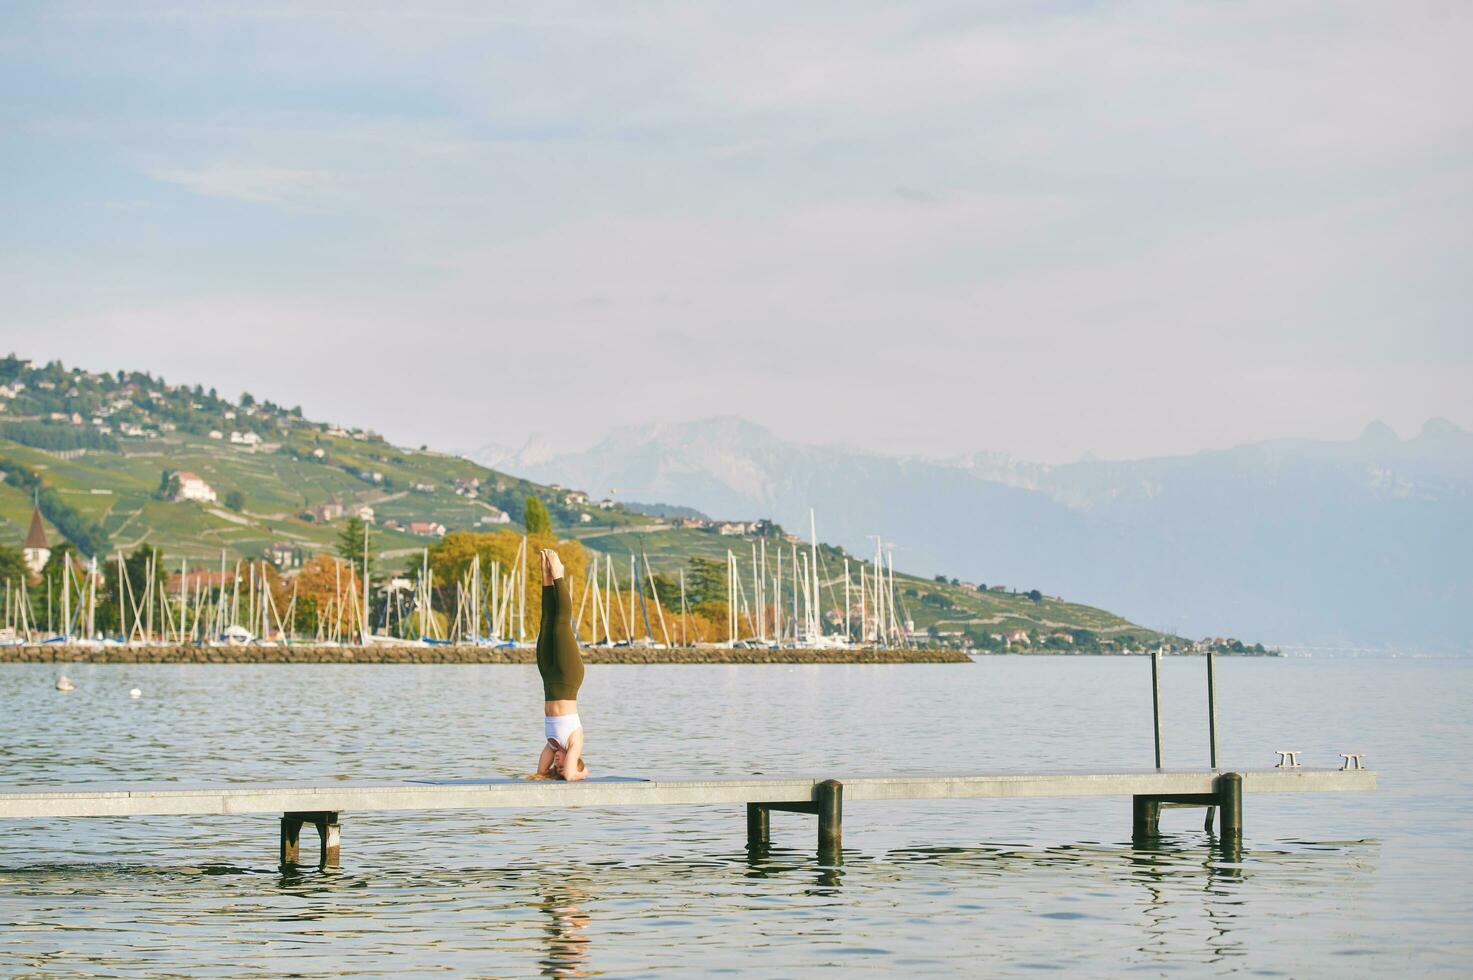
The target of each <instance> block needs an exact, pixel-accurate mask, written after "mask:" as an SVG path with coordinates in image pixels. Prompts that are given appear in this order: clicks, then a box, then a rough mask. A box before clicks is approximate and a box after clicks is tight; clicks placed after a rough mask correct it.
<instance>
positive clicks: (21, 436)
mask: <svg viewBox="0 0 1473 980" xmlns="http://www.w3.org/2000/svg"><path fill="white" fill-rule="evenodd" d="M181 433H182V434H188V435H191V436H194V437H196V438H199V439H203V440H205V441H207V442H208V443H214V444H217V445H219V446H220V447H221V448H222V449H228V450H229V451H234V452H240V453H247V454H253V455H254V454H273V453H278V454H285V455H287V456H289V457H291V458H293V459H295V460H300V461H302V462H315V463H318V464H322V465H324V466H330V467H331V466H336V467H337V468H339V469H342V470H344V471H346V472H348V473H350V474H351V475H352V476H353V477H354V478H355V479H356V480H358V481H360V482H361V484H362V485H364V486H365V488H373V489H374V490H377V491H380V492H382V493H384V494H390V493H392V494H398V495H402V494H409V495H423V496H425V497H433V496H435V495H437V494H440V493H442V492H446V491H448V492H449V493H450V494H453V495H454V497H455V498H459V499H461V500H464V501H467V502H475V503H476V504H477V511H476V514H475V517H474V519H473V520H468V521H466V522H465V523H464V524H462V525H460V526H452V525H449V524H447V522H446V521H444V520H436V519H433V518H429V519H405V518H401V517H384V516H383V515H381V514H380V513H379V512H378V509H377V508H376V507H375V503H374V502H370V501H365V500H364V499H355V495H351V494H347V495H339V494H337V493H331V494H328V495H327V497H326V498H325V499H323V500H321V501H319V502H317V503H313V504H311V505H309V506H306V507H304V508H302V509H300V510H298V511H297V512H295V513H293V514H291V515H290V517H291V518H292V520H293V521H296V522H300V524H302V525H309V526H319V527H323V528H324V529H327V528H333V529H335V530H336V531H341V529H342V528H343V527H345V526H347V525H348V524H349V523H351V524H352V526H353V527H355V528H358V527H368V528H376V529H378V530H379V531H381V532H394V534H395V536H396V537H399V536H408V537H410V538H417V539H420V540H423V541H424V542H425V545H424V547H428V546H430V545H433V544H434V543H436V542H439V541H441V540H443V539H444V538H445V537H446V535H447V534H449V533H450V532H451V531H453V530H473V531H490V530H496V529H498V528H506V529H519V528H521V527H522V526H523V525H522V524H521V521H522V519H523V518H522V513H521V511H522V509H523V506H524V505H523V503H522V498H520V497H519V496H518V495H519V494H523V493H525V492H526V491H527V490H528V489H529V486H530V485H528V484H526V483H525V481H515V480H513V479H511V478H505V477H499V476H496V475H494V474H493V475H491V476H490V477H489V478H488V479H483V478H482V477H480V476H475V475H462V476H455V477H452V478H451V479H449V480H448V481H447V483H446V484H445V485H444V486H443V487H442V486H441V485H440V484H437V483H434V482H429V481H425V480H422V479H419V480H407V481H396V480H395V478H394V476H392V475H390V474H388V473H386V472H385V471H384V470H381V469H375V468H372V467H371V466H360V465H355V464H352V463H345V462H343V461H341V460H339V459H335V458H334V456H335V454H334V451H333V449H331V448H329V447H325V446H323V445H313V444H312V443H311V441H310V440H309V439H304V438H301V437H303V436H306V437H314V436H319V435H320V436H323V437H327V438H328V439H329V440H333V441H340V440H345V441H347V442H348V443H349V444H352V443H358V444H363V445H364V446H365V448H366V450H367V453H366V455H367V456H368V457H371V458H372V457H384V456H385V454H387V453H392V452H394V450H393V447H391V446H389V445H388V444H387V443H386V442H385V441H384V439H383V438H382V437H381V436H379V435H378V434H376V433H374V432H372V431H371V430H367V429H362V428H349V427H344V426H339V425H335V424H331V423H319V422H312V421H309V420H307V419H305V418H304V417H303V415H302V411H301V409H300V408H299V407H293V408H286V407H284V406H281V405H277V404H275V403H273V402H271V401H269V400H264V401H257V400H256V399H255V398H254V397H253V396H251V395H250V394H249V393H243V394H242V395H241V396H240V397H239V399H238V400H237V401H235V402H231V401H229V400H227V399H224V398H222V397H220V396H219V394H218V393H217V392H216V391H214V390H206V389H204V388H203V387H201V386H199V385H194V386H189V385H169V384H167V383H166V382H164V380H163V379H161V378H155V377H153V376H151V375H149V374H147V373H139V372H132V373H128V372H123V371H118V372H116V373H108V372H95V371H85V370H82V369H66V368H64V367H63V366H62V365H61V364H60V363H59V362H51V363H49V364H46V365H43V366H37V365H35V364H34V363H32V362H31V361H28V360H25V359H21V358H17V357H15V356H14V355H11V356H9V357H7V358H5V359H0V438H3V439H6V440H10V441H12V442H15V443H17V444H20V445H25V446H29V447H32V448H34V449H36V450H38V451H40V452H42V453H45V454H47V455H49V456H53V457H55V458H57V459H63V460H77V459H81V458H83V457H85V456H86V455H87V454H89V453H120V452H125V451H127V449H126V447H128V446H130V445H142V446H147V445H148V444H149V443H150V442H151V441H157V440H165V441H167V440H168V439H169V438H171V437H174V436H177V435H178V434H181ZM421 451H422V452H427V450H424V449H422V450H421ZM0 465H4V461H3V460H0ZM12 469H13V470H23V468H22V467H12ZM3 478H4V480H5V481H6V482H7V483H11V484H14V485H22V484H24V483H26V482H27V479H28V478H29V479H30V481H31V485H32V489H33V490H35V489H36V487H37V486H38V485H39V482H40V481H39V480H37V479H36V478H35V475H34V474H25V473H23V472H12V471H7V472H5V473H4V477H3ZM533 489H535V491H536V493H537V495H540V496H541V497H542V498H543V500H544V501H545V503H546V504H547V506H548V507H549V510H550V512H551V513H552V516H553V517H554V518H555V519H556V522H557V523H558V524H560V525H562V526H563V527H565V528H567V529H568V531H569V533H575V534H576V533H577V529H578V528H580V527H583V528H593V527H595V526H596V525H602V524H604V523H607V522H608V520H609V518H611V517H617V518H618V519H619V520H623V521H625V522H630V521H635V522H638V527H639V528H640V530H641V531H643V532H651V533H656V532H660V531H667V530H676V531H686V532H697V533H702V534H710V535H712V536H714V537H718V538H729V539H735V540H738V541H749V542H756V541H759V540H766V541H770V542H772V543H775V544H776V543H779V542H781V543H782V544H785V545H796V544H797V543H798V542H799V538H798V536H797V535H793V534H787V533H784V532H783V530H782V528H781V527H779V526H777V525H776V524H774V523H772V522H770V521H767V520H754V521H746V520H713V519H710V518H707V517H705V516H703V515H696V514H682V515H681V516H664V515H660V514H645V513H641V512H640V511H639V510H638V506H639V505H632V504H626V503H622V502H619V501H615V500H614V499H612V498H609V497H604V498H595V497H594V496H592V495H590V494H589V493H587V492H585V491H582V490H577V489H567V488H563V487H561V486H559V485H558V484H550V485H547V486H545V487H536V488H533ZM154 496H155V498H156V499H158V500H161V501H167V502H170V503H173V504H177V505H180V506H201V507H206V508H209V509H210V510H211V512H212V513H216V514H222V515H228V514H229V513H231V512H239V511H241V509H242V502H241V500H240V497H239V491H238V490H224V489H223V488H220V487H217V486H215V485H212V484H211V482H210V481H209V480H208V479H207V478H206V477H204V476H202V475H201V474H199V473H197V472H195V471H193V470H191V469H171V468H168V467H167V466H164V467H161V469H160V472H159V483H158V489H157V491H156V493H155V494H154ZM52 500H53V503H54V505H55V507H56V508H59V509H60V510H61V513H51V514H43V507H42V506H41V504H40V503H39V502H38V503H37V505H36V506H34V507H33V508H32V513H31V516H30V520H29V522H27V524H26V532H25V534H24V535H23V537H22V539H21V540H20V541H19V542H17V543H18V544H19V545H20V549H19V551H20V555H21V557H22V560H23V562H24V565H25V568H26V570H27V572H28V573H29V575H30V576H31V578H32V580H33V583H34V582H39V580H40V578H41V576H42V574H43V571H44V570H45V568H46V566H47V563H48V561H49V560H50V557H51V554H52V548H51V540H50V534H51V533H52V532H48V530H47V520H46V518H47V517H50V518H51V523H52V525H53V531H55V530H56V529H57V526H58V525H65V524H66V523H67V521H66V520H65V519H63V520H58V519H57V518H58V517H63V518H65V504H64V503H60V502H56V501H55V498H54V497H53V498H52ZM493 501H495V502H493ZM498 504H499V505H498ZM222 506H223V508H224V509H223V510H221V509H220V508H221V507H222ZM601 515H604V516H603V517H602V519H601ZM616 523H617V522H616ZM354 533H357V532H356V531H355V532H354ZM64 536H65V537H85V535H75V536H73V535H64ZM71 543H72V545H74V546H76V547H75V548H74V549H73V550H74V553H75V555H76V557H75V558H74V561H75V563H76V566H75V569H74V574H75V575H79V576H80V575H83V574H85V573H86V571H85V569H86V566H85V564H84V563H83V562H82V561H81V557H82V555H83V554H85V553H86V551H87V548H86V544H87V542H84V541H78V540H73V541H72V542H71ZM323 550H326V551H327V552H329V553H331V552H333V551H336V550H337V549H335V548H332V547H328V548H326V549H322V548H317V549H314V548H312V547H309V546H304V544H303V542H302V541H300V540H273V541H270V542H269V543H266V544H265V545H264V546H262V547H261V548H260V549H259V552H258V553H257V554H254V555H252V556H247V557H250V558H253V559H255V560H264V561H265V562H268V563H270V565H271V566H272V567H273V568H274V569H276V570H277V571H278V572H279V573H281V574H282V575H285V576H291V575H293V574H294V573H296V572H298V571H299V570H301V569H302V568H303V567H304V566H305V565H306V564H307V563H308V562H309V561H310V560H311V559H312V558H313V557H314V555H315V554H318V553H321V552H322V551H323ZM409 552H415V553H417V549H411V548H400V549H399V550H398V552H397V553H398V554H401V555H403V554H405V553H409ZM99 574H100V573H99ZM196 574H204V573H202V572H201V573H196ZM213 575H214V577H213V578H211V579H210V580H209V581H210V584H211V585H212V586H213V587H215V588H222V587H224V586H225V585H226V584H227V583H228V582H229V581H230V580H231V577H232V573H231V572H229V571H226V572H225V573H223V574H220V573H213ZM178 584H179V583H178V581H177V578H176V579H173V580H170V581H169V582H168V583H167V587H170V588H177V586H178ZM937 585H939V586H943V587H948V586H949V589H946V590H944V591H943V590H942V589H937V588H935V586H937ZM413 588H414V585H413V582H412V580H411V577H409V576H390V577H388V578H387V579H386V580H384V581H383V582H381V583H379V585H378V589H379V590H383V591H385V592H394V591H402V592H408V591H410V590H412V589H413ZM376 591H377V590H376ZM957 593H961V594H963V595H965V594H972V595H979V596H982V595H989V596H995V597H997V598H998V599H1005V598H1010V597H1011V598H1019V599H1026V600H1029V601H1031V602H1032V603H1034V604H1037V603H1040V602H1042V601H1043V600H1044V599H1046V598H1047V599H1049V600H1051V601H1055V602H1060V601H1062V600H1059V599H1058V597H1052V596H1050V597H1045V596H1043V595H1042V593H1040V592H1039V591H1037V590H1026V591H1020V590H1013V589H1009V588H1008V587H1007V586H1005V585H999V584H991V585H985V584H976V583H971V582H964V581H961V580H959V579H948V578H946V577H944V576H937V577H936V578H935V580H934V584H933V585H932V586H931V587H929V588H928V587H927V586H926V585H925V584H922V583H920V582H919V581H915V582H914V583H913V582H912V581H910V580H907V581H905V582H903V583H902V589H901V595H900V598H899V601H900V602H906V601H907V600H909V601H912V602H914V604H915V605H916V606H917V607H918V608H919V609H920V610H922V611H925V612H927V613H928V614H929V615H926V616H923V617H919V618H922V619H931V620H934V621H933V622H932V623H931V624H930V625H929V626H927V627H925V628H924V629H923V630H922V631H921V632H920V633H919V635H918V637H917V639H916V640H915V641H913V642H923V643H928V644H932V645H946V646H954V647H960V648H975V649H990V650H997V651H1029V652H1062V653H1067V652H1075V651H1076V650H1089V651H1091V652H1101V653H1110V652H1124V651H1125V650H1128V649H1129V645H1128V643H1121V642H1120V641H1119V640H1117V639H1116V638H1115V637H1112V636H1109V635H1102V634H1098V633H1095V632H1092V631H1089V630H1080V629H1074V628H1053V629H1050V628H1047V627H1038V626H1032V627H1031V628H1024V627H1022V626H1017V627H1013V628H1006V629H994V630H986V629H983V630H980V631H979V630H978V629H976V628H969V627H967V626H966V625H965V624H964V623H963V624H959V625H958V626H955V627H948V626H947V621H946V616H947V615H948V614H951V613H960V612H961V611H962V610H961V608H960V607H959V605H958V603H957V601H956V599H955V598H953V597H954V596H955V595H956V594H957ZM826 618H827V619H828V621H829V623H830V625H837V624H839V623H842V621H843V618H844V614H843V612H842V611H840V610H839V609H830V610H828V611H827V613H826ZM13 619H14V617H13V616H10V617H9V620H8V622H7V626H11V625H13V623H11V622H10V620H13ZM906 626H907V627H908V628H909V630H911V631H914V630H916V629H917V627H915V626H914V625H913V620H912V619H911V617H910V615H909V614H908V615H907V616H906ZM1183 648H1184V649H1191V650H1203V649H1208V648H1212V649H1217V650H1222V651H1224V652H1236V653H1253V652H1264V651H1263V648H1262V647H1261V646H1257V647H1255V646H1247V645H1245V644H1242V643H1241V642H1239V641H1237V640H1235V639H1232V638H1224V637H1209V638H1205V639H1203V640H1201V641H1197V642H1196V643H1192V644H1184V645H1183Z"/></svg>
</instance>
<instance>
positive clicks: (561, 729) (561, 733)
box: [542, 714, 583, 749]
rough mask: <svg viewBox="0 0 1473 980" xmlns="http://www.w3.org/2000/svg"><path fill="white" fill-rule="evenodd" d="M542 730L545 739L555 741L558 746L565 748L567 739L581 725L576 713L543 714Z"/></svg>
mask: <svg viewBox="0 0 1473 980" xmlns="http://www.w3.org/2000/svg"><path fill="white" fill-rule="evenodd" d="M542 723H543V731H545V732H546V733H547V740H548V741H549V742H553V743H555V744H556V745H557V746H558V748H561V749H566V748H567V747H568V739H569V737H571V736H572V734H573V733H574V732H576V731H577V730H578V729H580V728H582V727H583V723H582V722H581V721H579V720H578V716H577V715H576V714H573V715H543V716H542Z"/></svg>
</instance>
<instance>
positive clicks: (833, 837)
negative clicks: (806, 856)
mask: <svg viewBox="0 0 1473 980" xmlns="http://www.w3.org/2000/svg"><path fill="white" fill-rule="evenodd" d="M813 803H814V809H815V810H816V811H817V812H818V860H819V863H820V864H829V865H834V864H841V863H842V862H843V853H844V850H843V848H844V784H843V783H840V782H839V781H838V780H837V779H825V780H824V781H823V782H821V783H819V784H818V785H817V786H815V787H814V788H813Z"/></svg>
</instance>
